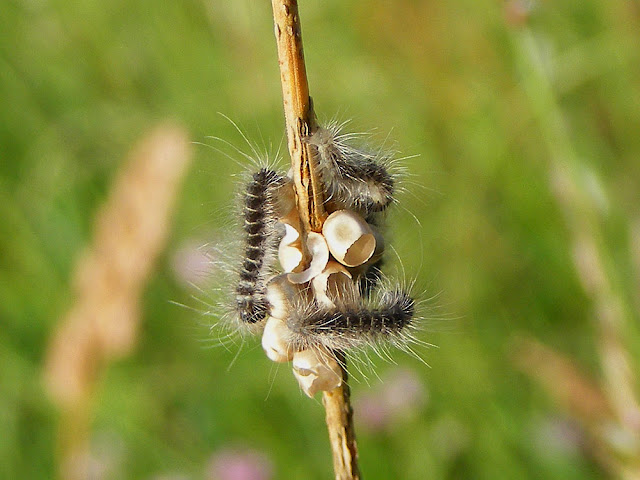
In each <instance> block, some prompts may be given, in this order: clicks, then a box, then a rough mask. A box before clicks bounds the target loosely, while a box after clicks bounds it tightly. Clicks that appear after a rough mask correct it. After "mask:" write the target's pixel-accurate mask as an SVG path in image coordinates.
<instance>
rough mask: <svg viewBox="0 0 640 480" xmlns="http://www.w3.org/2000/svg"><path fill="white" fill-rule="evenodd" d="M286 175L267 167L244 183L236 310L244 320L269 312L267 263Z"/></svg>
mask: <svg viewBox="0 0 640 480" xmlns="http://www.w3.org/2000/svg"><path fill="white" fill-rule="evenodd" d="M284 184H285V178H284V177H282V176H281V175H280V174H278V173H276V172H275V171H273V170H270V169H268V168H261V169H260V170H258V171H257V172H256V173H254V174H253V176H252V178H251V180H250V181H249V182H248V183H247V185H246V187H245V191H244V198H243V208H242V217H243V230H244V234H245V238H244V252H243V253H244V260H243V262H242V265H241V266H240V269H239V272H238V276H239V279H238V284H237V286H236V290H235V294H236V299H235V309H236V312H237V314H238V316H239V318H240V319H241V320H242V322H244V323H249V324H254V323H257V322H260V321H262V320H264V319H265V318H266V316H267V314H268V313H269V304H268V302H267V300H266V297H265V294H266V285H265V282H266V277H267V275H268V274H269V273H270V268H269V267H270V265H269V264H268V262H267V258H268V256H269V253H270V251H272V250H273V249H274V248H275V247H276V241H277V237H276V236H275V235H274V232H275V231H276V229H275V224H276V222H277V218H276V211H277V208H276V206H277V203H278V195H279V194H281V193H280V192H279V189H280V187H282V186H283V185H284Z"/></svg>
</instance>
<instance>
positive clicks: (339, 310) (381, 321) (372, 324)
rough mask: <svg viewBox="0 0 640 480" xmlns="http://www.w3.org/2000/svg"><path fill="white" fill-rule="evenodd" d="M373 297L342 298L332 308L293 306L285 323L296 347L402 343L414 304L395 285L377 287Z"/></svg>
mask: <svg viewBox="0 0 640 480" xmlns="http://www.w3.org/2000/svg"><path fill="white" fill-rule="evenodd" d="M375 297H376V298H374V299H373V300H368V301H367V300H360V301H359V302H351V301H349V300H347V301H345V302H342V304H339V305H338V306H337V307H336V308H335V309H325V308H315V309H313V310H312V309H311V308H307V309H294V310H293V311H292V312H291V314H290V316H289V319H288V320H287V326H288V328H289V330H291V332H292V333H293V338H292V339H291V342H292V343H293V344H294V345H296V347H297V348H302V349H305V348H310V347H314V346H318V345H322V346H324V347H326V348H328V349H330V350H341V351H348V350H350V349H353V348H363V347H366V346H371V345H378V344H380V343H384V342H389V341H391V342H392V343H393V342H395V343H402V342H403V341H404V339H406V338H407V337H406V332H407V331H408V330H409V329H410V328H411V327H412V326H413V325H412V320H413V317H414V314H415V309H416V304H415V301H414V300H413V299H412V298H411V296H410V295H409V294H408V293H407V292H405V291H404V290H402V289H401V288H399V287H396V288H391V289H381V290H379V291H377V292H376V295H375Z"/></svg>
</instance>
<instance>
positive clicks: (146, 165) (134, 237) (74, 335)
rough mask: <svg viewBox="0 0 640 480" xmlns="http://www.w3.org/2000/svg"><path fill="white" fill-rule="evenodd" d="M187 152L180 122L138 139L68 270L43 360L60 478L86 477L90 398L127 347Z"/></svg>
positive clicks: (131, 343)
mask: <svg viewBox="0 0 640 480" xmlns="http://www.w3.org/2000/svg"><path fill="white" fill-rule="evenodd" d="M190 158H191V155H190V151H189V142H188V135H187V133H186V132H185V131H184V129H182V128H181V127H177V126H173V125H164V126H159V127H157V128H155V129H154V130H153V131H152V132H151V133H149V134H148V135H147V136H145V137H144V138H143V139H142V140H141V141H140V143H139V145H137V146H136V147H135V148H134V149H133V151H132V152H131V154H130V155H129V159H128V160H127V161H126V163H125V165H124V166H123V168H122V170H121V172H120V174H119V176H118V178H117V179H116V180H115V181H114V184H113V187H112V189H111V191H110V194H109V196H108V198H107V200H106V202H105V204H104V205H103V207H102V209H101V210H100V212H99V213H98V215H97V217H96V220H95V225H94V232H93V243H92V245H91V246H90V247H89V248H88V249H87V251H86V252H85V253H84V254H83V255H81V256H80V258H79V260H78V262H77V264H76V267H75V271H74V274H73V289H74V291H75V303H74V305H73V306H72V307H71V309H70V310H69V312H68V313H67V314H66V316H65V317H64V318H62V319H61V321H60V324H59V325H58V328H57V329H56V332H55V333H54V335H53V337H52V339H51V341H50V345H49V351H48V355H47V360H46V365H45V372H44V373H45V383H46V387H47V390H48V392H49V394H50V395H51V397H52V398H53V400H54V402H55V403H56V404H57V406H58V408H59V409H60V412H61V416H60V420H59V421H60V424H59V428H58V455H59V458H58V461H59V462H60V464H59V475H60V478H64V479H66V480H75V479H78V480H80V479H85V478H88V476H89V460H90V448H89V437H90V435H89V433H90V426H91V411H92V408H91V403H92V399H93V397H94V393H95V392H94V391H95V388H96V384H97V382H98V380H99V378H100V376H101V373H102V371H103V370H104V369H105V368H106V367H107V365H108V363H109V362H110V361H113V360H114V359H117V358H121V357H123V356H125V355H127V354H129V353H130V352H131V350H132V349H133V347H134V346H135V344H136V341H137V335H138V329H139V323H140V313H141V312H140V308H139V303H140V296H141V294H142V292H143V289H144V287H145V285H146V282H147V279H148V277H149V274H150V273H151V270H152V267H153V264H154V262H155V260H156V258H157V257H158V254H159V253H160V252H161V251H162V248H163V247H164V244H165V240H166V237H167V232H168V230H169V225H170V215H171V212H172V210H173V205H174V203H175V198H176V194H177V192H178V189H179V186H180V183H181V180H182V178H183V176H184V173H185V172H186V170H187V166H188V164H189V161H190Z"/></svg>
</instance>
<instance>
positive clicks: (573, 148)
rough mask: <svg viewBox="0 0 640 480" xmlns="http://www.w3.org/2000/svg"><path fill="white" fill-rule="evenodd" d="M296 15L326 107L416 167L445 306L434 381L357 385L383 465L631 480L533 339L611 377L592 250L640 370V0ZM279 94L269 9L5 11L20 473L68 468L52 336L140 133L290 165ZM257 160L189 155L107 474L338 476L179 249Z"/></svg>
mask: <svg viewBox="0 0 640 480" xmlns="http://www.w3.org/2000/svg"><path fill="white" fill-rule="evenodd" d="M300 13H301V18H302V24H303V39H304V44H305V56H306V61H307V70H308V75H309V81H310V88H311V93H312V95H313V98H314V101H315V105H316V111H317V112H318V114H319V116H320V118H325V119H328V118H333V117H334V116H336V117H337V118H339V119H352V121H351V123H350V124H349V129H352V130H354V131H371V130H375V132H376V135H378V134H379V135H380V137H381V138H382V139H384V138H386V136H387V134H389V138H391V139H392V140H393V142H394V145H396V146H397V147H398V148H399V149H400V150H401V152H402V154H403V155H407V156H412V155H415V156H414V157H411V158H409V159H407V160H406V161H405V163H406V166H407V169H408V171H409V172H410V174H411V176H410V177H409V178H408V181H407V182H406V183H405V187H406V190H407V192H406V193H404V194H403V195H401V197H400V201H401V203H400V207H399V208H396V209H395V210H394V211H393V212H392V214H391V215H390V216H389V225H390V227H389V234H390V238H391V241H392V243H393V245H394V247H395V248H396V250H397V252H398V257H399V258H401V259H402V262H403V265H404V269H405V271H406V273H405V275H406V277H407V278H413V277H417V279H418V284H419V285H421V286H423V287H424V288H425V290H426V292H427V296H428V295H434V294H438V293H439V295H438V297H437V299H436V300H434V301H432V302H431V306H432V308H431V312H427V316H429V315H431V316H433V317H434V318H432V319H431V320H429V319H427V320H426V321H425V324H424V328H423V330H424V331H423V332H422V333H421V338H422V339H423V340H425V341H427V342H430V343H434V344H436V345H437V346H438V347H439V348H437V349H436V348H430V349H426V348H422V347H419V348H418V350H419V353H420V356H421V357H422V358H424V360H425V361H426V362H427V363H428V364H429V366H428V367H427V366H425V365H424V364H423V363H421V362H420V361H418V360H417V359H415V358H413V357H411V356H409V355H406V354H403V353H400V352H398V353H397V354H396V355H394V357H395V360H396V362H397V365H394V364H392V363H390V362H385V361H381V360H375V364H376V367H375V371H376V372H377V374H379V376H380V377H381V378H382V379H383V380H384V381H381V380H380V379H378V378H377V376H376V375H374V374H369V376H368V377H369V378H368V380H366V379H364V378H363V375H361V374H358V373H357V372H354V376H355V380H354V382H353V385H352V387H353V397H354V408H355V410H356V429H357V435H358V441H359V448H360V460H361V469H362V471H363V474H364V478H366V479H368V480H374V479H391V478H399V479H425V478H438V479H439V478H443V479H444V478H461V479H462V478H464V479H466V478H473V479H483V478H486V479H495V478H546V479H556V478H557V479H595V478H610V477H611V478H613V477H614V476H615V474H614V473H612V472H611V470H608V469H606V468H605V467H604V466H603V462H602V461H600V460H599V459H598V455H597V451H596V450H597V449H596V450H594V448H593V445H592V443H593V442H592V441H591V440H590V439H591V437H590V434H589V428H588V425H585V424H584V423H581V421H580V420H579V419H576V418H575V417H574V416H573V415H572V414H571V412H570V411H568V410H566V409H563V408H561V407H560V406H559V405H558V404H557V403H556V402H554V401H553V399H552V396H550V395H548V394H547V393H546V392H545V390H544V389H543V388H542V387H541V386H540V385H539V384H538V383H537V382H535V381H534V380H532V379H531V378H530V377H529V376H527V375H526V374H525V373H523V372H522V371H521V370H520V369H518V368H517V367H516V365H515V363H517V362H514V356H517V353H514V349H515V347H514V345H515V344H516V342H515V339H518V338H528V337H531V338H535V339H537V340H538V341H540V342H542V343H544V344H546V345H548V346H549V347H552V348H553V349H555V350H556V351H558V352H561V353H562V354H564V355H566V356H567V357H569V358H572V359H573V361H574V362H575V365H576V366H577V368H579V369H581V370H582V371H583V372H584V373H585V375H587V376H589V377H590V378H592V379H593V381H594V383H595V384H602V382H601V381H600V379H601V378H603V376H604V375H603V370H602V364H603V363H602V357H601V356H600V352H601V350H599V348H598V345H599V341H600V338H599V337H600V333H599V328H598V324H599V323H598V313H597V312H598V309H597V306H598V305H599V303H598V302H600V301H602V298H601V296H600V295H599V292H598V291H597V290H596V291H595V292H594V291H593V290H591V291H590V290H589V289H588V288H586V289H585V288H584V287H583V284H584V281H582V282H581V277H580V274H579V272H578V270H577V269H576V261H575V259H576V255H577V254H576V248H575V246H576V239H577V238H578V239H579V238H583V237H585V236H586V238H590V239H592V240H593V241H594V243H595V245H596V246H597V252H598V255H599V258H600V259H601V260H602V264H603V265H604V266H603V270H604V273H605V275H606V278H607V283H606V284H607V285H609V286H610V290H608V291H607V292H605V293H604V294H603V295H604V297H605V299H604V301H605V303H606V298H611V297H615V298H616V299H618V300H619V302H620V305H622V310H623V313H622V317H623V318H624V323H623V324H622V325H621V327H620V330H619V331H620V333H621V336H622V337H623V339H624V342H623V347H624V349H626V351H627V353H628V354H629V356H630V357H629V358H630V359H631V368H632V371H633V373H635V374H637V373H638V371H639V369H638V364H639V363H640V362H639V359H640V329H639V328H638V320H639V314H638V311H639V305H640V298H639V296H640V292H639V285H640V274H639V273H640V258H639V257H640V188H639V185H640V42H639V37H638V32H640V4H639V3H638V2H637V1H635V0H633V1H632V0H628V1H623V0H614V1H607V2H601V1H597V0H585V1H582V2H572V1H557V2H550V1H531V2H527V1H525V0H521V1H515V0H514V1H508V2H501V1H469V0H456V1H450V2H438V1H419V0H397V1H382V0H369V1H345V0H322V1H319V0H302V1H301V7H300ZM280 88H281V87H280V84H279V72H278V66H277V59H276V51H275V42H274V37H273V26H272V19H271V6H270V3H269V2H267V1H257V0H235V1H224V0H216V1H214V0H209V1H203V2H200V1H196V0H187V1H181V2H155V1H149V0H134V1H128V2H122V1H118V0H115V1H111V2H106V3H102V2H87V1H81V2H64V1H51V2H43V1H38V0H22V1H19V0H7V1H5V2H3V6H2V8H1V12H0V100H1V104H2V107H1V108H0V159H1V160H0V196H1V198H0V232H1V233H0V428H1V429H2V433H1V434H0V477H1V478H34V479H40V478H42V479H45V478H52V477H53V476H55V472H56V468H57V467H56V463H57V455H58V452H57V450H56V435H57V428H58V427H57V424H58V421H59V417H58V413H57V411H56V408H55V407H54V405H53V403H51V401H50V400H49V399H48V397H47V395H46V393H45V390H44V387H43V384H42V369H43V362H44V357H45V352H46V347H47V344H48V342H49V340H50V338H51V334H52V332H53V329H54V326H55V325H56V323H57V322H58V321H59V320H60V318H61V317H62V316H63V315H64V313H65V312H66V311H67V310H68V309H69V308H70V305H71V304H72V301H73V296H72V292H71V287H70V277H71V272H72V270H73V266H74V261H75V260H76V258H77V256H78V254H79V253H80V252H81V251H82V249H83V248H84V247H85V246H86V245H87V244H88V243H89V242H90V240H91V231H92V222H93V218H94V215H95V213H96V211H97V209H98V207H99V206H100V205H101V204H102V202H103V201H104V200H105V198H106V195H107V193H108V191H109V187H110V185H111V182H112V180H113V179H114V177H115V174H116V172H117V171H118V168H119V167H120V166H121V165H122V164H123V161H124V158H125V157H126V154H127V152H128V151H129V150H130V148H131V146H132V145H134V144H135V142H136V141H137V140H138V139H139V138H140V137H142V136H143V135H144V134H145V133H146V132H148V131H149V130H150V129H151V128H152V127H153V126H154V125H156V124H157V123H158V122H161V121H164V120H165V119H174V120H177V121H178V122H180V123H182V124H183V125H185V126H186V127H187V129H188V131H189V133H190V137H191V140H193V141H194V142H203V143H208V144H212V145H214V146H216V147H220V146H221V145H220V143H219V142H218V143H216V141H215V140H211V139H207V138H206V137H207V136H210V135H211V136H216V137H220V138H222V139H224V140H227V141H229V142H231V143H232V144H233V145H237V146H238V147H239V148H241V149H245V150H247V149H248V147H247V145H246V144H245V143H244V141H243V140H242V138H241V136H240V134H239V133H238V132H237V131H236V130H235V128H234V127H233V126H232V125H231V124H230V122H229V121H228V120H226V119H225V118H223V117H222V116H220V115H218V114H217V112H222V113H224V114H225V115H227V116H229V117H230V118H231V119H233V120H234V121H235V122H237V123H238V124H239V125H240V127H241V128H242V130H243V131H244V132H245V133H246V135H247V136H248V138H249V139H250V140H252V141H254V142H255V143H256V144H257V145H258V146H259V148H263V147H266V148H267V149H269V148H270V147H269V145H273V147H272V148H271V150H272V151H275V150H276V149H277V146H278V145H280V144H283V145H284V143H286V142H284V141H283V135H284V134H283V114H282V104H281V101H282V100H281V90H280ZM389 132H390V133H389ZM237 158H238V161H240V162H242V161H243V160H242V158H241V157H240V156H239V155H237ZM241 170H242V168H241V166H239V165H238V164H237V163H234V162H232V161H230V160H229V159H227V158H226V157H225V156H224V155H222V154H220V153H218V152H216V151H215V150H212V149H210V148H207V147H205V146H201V145H194V162H193V164H192V166H191V169H190V173H189V175H188V177H187V179H186V181H185V184H184V188H183V190H182V191H181V193H180V197H179V199H178V206H177V209H176V213H175V216H174V219H173V224H172V227H171V234H170V239H169V243H168V246H167V248H166V249H165V251H164V252H163V254H162V255H161V257H160V260H159V262H158V264H157V268H156V270H155V271H154V273H153V275H152V278H151V280H150V282H149V283H148V285H147V286H146V289H145V293H144V298H143V319H142V330H141V334H140V338H139V343H138V345H137V346H136V348H135V351H134V352H133V354H132V355H130V356H129V357H127V358H125V359H123V360H121V361H118V362H116V363H114V364H112V365H110V366H109V367H108V368H107V370H106V372H105V375H103V377H102V378H101V381H100V383H99V385H98V387H97V389H96V394H95V400H94V402H93V404H92V408H93V414H92V427H91V432H92V433H91V445H92V458H93V460H92V461H93V470H92V471H93V475H94V476H93V477H92V478H131V479H160V478H163V479H167V478H172V479H173V478H175V479H214V478H215V479H218V478H219V479H221V480H228V479H232V478H235V479H238V480H241V479H245V478H256V479H259V478H264V479H266V478H274V479H275V478H278V479H280V478H292V479H327V478H332V475H333V474H332V467H331V460H330V452H329V447H328V441H327V434H326V429H325V427H324V412H323V409H322V405H321V403H320V401H319V398H320V397H317V398H316V399H315V400H310V399H307V398H306V397H305V396H304V395H303V394H302V393H301V392H300V391H299V389H298V387H297V385H296V383H295V380H294V378H293V376H292V374H291V372H290V369H289V368H288V367H287V366H280V367H278V366H276V365H274V364H272V363H271V362H269V361H268V360H267V359H266V358H265V356H264V354H263V353H262V351H261V348H260V347H259V340H258V339H249V340H248V341H247V342H246V343H245V346H244V348H243V349H242V350H241V352H240V354H239V355H238V357H237V359H236V360H235V362H233V364H232V360H233V358H234V357H235V355H236V353H237V352H236V351H235V349H234V347H232V348H231V349H230V350H225V349H224V348H208V347H209V346H210V345H211V344H213V343H215V338H216V335H215V334H210V333H209V331H208V328H207V326H206V325H207V324H210V323H213V322H215V318H207V317H202V316H200V315H198V314H197V313H195V312H193V311H190V310H189V309H184V308H180V307H178V306H176V305H174V304H171V303H169V302H170V301H175V302H178V303H183V304H186V305H191V306H194V307H195V308H202V306H201V305H200V304H198V302H197V301H196V300H194V299H193V297H192V295H193V294H194V292H193V290H192V289H190V288H189V287H188V286H185V284H184V283H183V282H182V281H181V277H180V274H181V273H180V272H181V268H182V267H181V265H180V261H181V260H180V259H181V258H182V259H184V256H181V255H182V254H184V252H185V249H187V250H188V249H189V248H192V249H193V245H198V244H203V243H205V242H208V241H211V240H212V239H215V236H216V232H218V231H219V229H220V228H222V227H221V226H220V225H221V224H220V223H219V222H218V220H219V219H220V218H221V217H222V218H228V214H226V217H225V213H224V212H225V210H227V209H228V208H229V206H230V198H232V196H233V194H232V192H233V191H234V189H235V184H234V178H233V175H234V174H237V173H239V172H240V171H241ZM558 171H562V172H568V174H567V175H568V177H567V178H569V179H571V181H570V182H569V183H568V184H567V183H566V182H565V183H562V182H561V181H560V182H559V181H557V180H558V179H557V172H558ZM567 185H568V186H567ZM563 189H568V190H569V193H568V194H566V195H565V193H566V192H564V190H563ZM181 252H182V253H181ZM196 252H197V250H196ZM394 257H395V255H391V261H390V262H389V263H390V267H391V271H392V272H396V271H397V270H399V269H400V267H399V266H398V265H396V266H395V269H394V265H393V264H394V263H396V264H398V262H397V261H394V260H393V258H394ZM607 295H609V297H607ZM598 299H600V300H598ZM398 379H403V381H398ZM403 382H404V383H403ZM607 388H615V385H614V386H613V387H611V386H609V387H607ZM604 392H605V395H606V394H607V390H606V388H604ZM636 393H637V391H636ZM394 402H395V403H398V402H399V403H401V404H402V405H400V406H398V405H395V403H394ZM403 402H404V403H403ZM394 405H395V406H394ZM636 446H637V445H636ZM594 452H596V453H594ZM636 452H637V451H636ZM635 461H637V459H636V460H635ZM225 462H226V463H225ZM243 462H244V463H243ZM229 465H231V467H229ZM245 467H246V468H245ZM233 468H236V470H233ZM242 468H245V470H247V471H250V470H251V468H253V469H256V470H257V471H259V473H256V474H255V475H254V476H253V477H251V476H244V477H243V476H238V475H239V473H237V472H238V471H239V470H242ZM234 471H236V473H237V475H236V476H235V477H234V476H233V472H234ZM230 472H231V473H230ZM240 473H242V472H240ZM245 473H247V472H245ZM225 475H227V476H226V477H225ZM228 475H232V476H228ZM260 475H262V476H260Z"/></svg>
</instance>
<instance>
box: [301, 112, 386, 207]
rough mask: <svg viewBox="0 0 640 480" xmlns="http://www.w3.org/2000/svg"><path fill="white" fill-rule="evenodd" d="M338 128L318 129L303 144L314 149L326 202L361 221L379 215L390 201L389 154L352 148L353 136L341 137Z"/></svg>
mask: <svg viewBox="0 0 640 480" xmlns="http://www.w3.org/2000/svg"><path fill="white" fill-rule="evenodd" d="M340 131H341V125H339V124H332V125H329V126H328V127H326V128H324V127H320V128H318V129H317V130H316V131H315V132H314V133H312V134H311V135H310V136H309V137H308V138H307V141H308V143H309V144H310V145H313V146H314V147H315V150H316V152H317V156H316V158H317V161H318V165H319V167H320V171H321V174H322V180H323V182H324V185H325V188H326V191H327V192H326V193H327V198H328V201H330V202H333V203H334V204H335V205H336V206H337V207H338V208H346V209H350V210H355V211H358V212H359V213H362V214H363V215H364V216H365V217H367V216H369V215H371V214H373V213H376V212H381V211H383V210H384V209H386V208H387V207H388V206H389V204H391V202H392V201H393V194H394V190H395V180H394V177H393V176H392V175H391V174H390V173H389V169H388V167H389V166H390V164H391V161H392V157H393V154H392V152H387V151H384V150H382V149H380V150H378V151H377V152H376V151H367V150H366V149H363V148H358V147H356V146H353V145H352V144H351V142H350V140H352V139H353V138H354V135H349V134H342V133H341V132H340Z"/></svg>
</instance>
